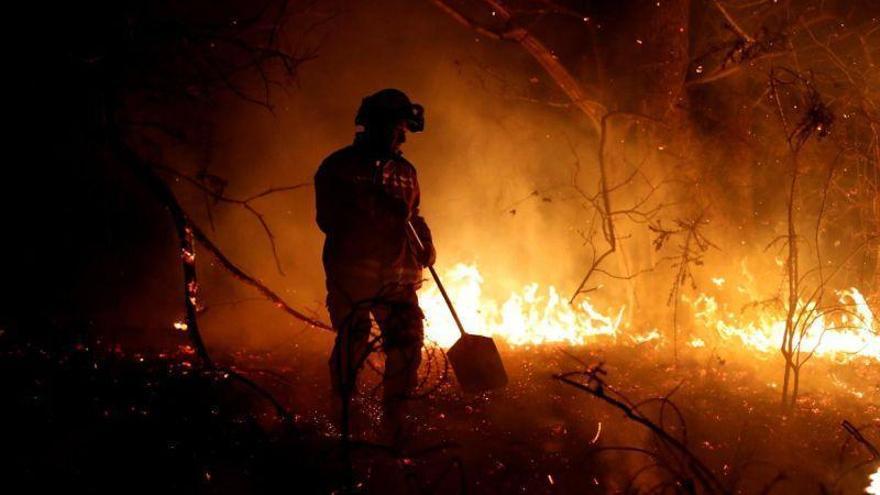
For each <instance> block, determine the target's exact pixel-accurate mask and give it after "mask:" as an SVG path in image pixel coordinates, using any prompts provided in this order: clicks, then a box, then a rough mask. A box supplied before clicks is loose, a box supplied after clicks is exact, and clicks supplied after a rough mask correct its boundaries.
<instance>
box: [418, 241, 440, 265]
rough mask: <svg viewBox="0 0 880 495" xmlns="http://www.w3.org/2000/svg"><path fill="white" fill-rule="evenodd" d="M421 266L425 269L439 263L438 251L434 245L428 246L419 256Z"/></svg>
mask: <svg viewBox="0 0 880 495" xmlns="http://www.w3.org/2000/svg"><path fill="white" fill-rule="evenodd" d="M418 258H419V264H421V265H422V266H423V267H424V268H427V267H429V266H432V265H433V264H434V262H435V261H437V250H436V249H434V245H433V244H427V245H426V246H425V249H423V250H422V251H421V252H420V253H419V255H418Z"/></svg>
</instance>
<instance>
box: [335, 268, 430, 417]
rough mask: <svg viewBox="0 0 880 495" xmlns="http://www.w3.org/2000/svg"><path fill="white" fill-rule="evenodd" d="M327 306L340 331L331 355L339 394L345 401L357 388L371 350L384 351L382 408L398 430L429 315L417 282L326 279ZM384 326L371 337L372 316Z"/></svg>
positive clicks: (413, 382)
mask: <svg viewBox="0 0 880 495" xmlns="http://www.w3.org/2000/svg"><path fill="white" fill-rule="evenodd" d="M327 292H328V293H327V309H328V311H329V313H330V321H331V322H332V324H333V328H334V329H336V331H337V334H336V343H335V345H334V346H333V352H332V353H331V355H330V362H329V364H330V377H331V383H332V384H333V389H334V392H335V393H336V394H337V396H338V397H340V398H342V399H343V400H346V399H348V398H350V397H351V396H352V395H353V394H354V393H356V390H357V385H356V383H357V374H358V371H359V370H360V368H361V367H362V366H363V364H364V362H365V361H366V359H367V357H368V356H369V354H370V353H371V352H372V351H374V350H377V349H378V348H379V347H381V348H382V350H383V351H384V352H385V372H384V376H383V384H382V386H383V397H382V398H383V406H384V412H385V415H384V422H385V424H386V426H388V427H390V428H392V429H394V430H399V429H400V428H401V427H402V425H403V423H402V420H403V417H404V415H405V414H406V411H407V401H408V399H409V398H410V397H411V395H412V393H413V391H414V390H415V388H416V386H417V385H418V370H419V364H420V363H421V360H422V341H423V337H424V329H423V324H422V319H423V318H424V315H423V314H422V311H421V309H420V308H419V301H418V297H417V295H416V287H415V286H414V285H399V284H391V285H389V284H384V285H383V284H381V283H379V282H378V281H377V280H372V279H371V278H370V277H366V278H348V279H345V278H342V277H338V276H337V277H334V278H333V279H332V280H328V282H327ZM371 315H372V317H373V319H374V320H375V321H376V324H377V325H378V327H379V338H378V339H373V340H371V337H370V329H371V321H370V316H371Z"/></svg>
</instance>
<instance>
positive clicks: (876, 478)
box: [865, 467, 880, 495]
mask: <svg viewBox="0 0 880 495" xmlns="http://www.w3.org/2000/svg"><path fill="white" fill-rule="evenodd" d="M870 479H871V485H870V486H868V488H865V493H869V494H871V495H880V467H878V468H877V471H875V472H874V474H872V475H871V478H870Z"/></svg>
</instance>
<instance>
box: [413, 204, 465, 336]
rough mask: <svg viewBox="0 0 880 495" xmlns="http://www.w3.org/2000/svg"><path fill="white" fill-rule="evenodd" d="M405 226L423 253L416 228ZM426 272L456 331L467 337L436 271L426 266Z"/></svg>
mask: <svg viewBox="0 0 880 495" xmlns="http://www.w3.org/2000/svg"><path fill="white" fill-rule="evenodd" d="M406 225H407V226H408V227H409V231H410V233H411V234H412V235H413V238H414V239H415V240H416V243H417V244H418V245H419V249H421V250H422V251H424V250H425V244H424V243H423V242H422V239H421V238H420V237H419V233H418V232H416V228H415V227H413V224H412V222H410V221H409V220H407V222H406ZM428 270H429V271H430V272H431V276H432V277H434V282H435V283H436V284H437V288H438V289H440V294H441V295H442V296H443V300H444V301H446V306H447V307H449V312H450V313H452V319H454V320H455V324H456V325H457V326H458V331H459V332H461V336H462V337H464V336H465V335H467V332H465V331H464V325H462V324H461V320H459V319H458V313H456V312H455V307H453V306H452V300H451V299H449V294H447V293H446V289H445V288H444V287H443V283H441V282H440V276H439V275H437V270H434V267H433V266H428Z"/></svg>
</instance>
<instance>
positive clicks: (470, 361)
mask: <svg viewBox="0 0 880 495" xmlns="http://www.w3.org/2000/svg"><path fill="white" fill-rule="evenodd" d="M446 355H447V356H449V363H450V364H451V365H452V370H453V371H455V378H456V379H458V384H459V385H461V388H462V390H464V391H465V392H468V393H479V392H485V391H487V390H493V389H496V388H501V387H503V386H505V385H507V372H506V371H505V370H504V363H503V362H501V355H500V354H499V353H498V348H497V347H496V346H495V341H494V340H492V339H491V338H489V337H483V336H482V335H463V336H462V337H461V338H460V339H458V342H456V343H455V345H453V346H452V347H451V348H450V349H449V351H448V352H447V353H446Z"/></svg>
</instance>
